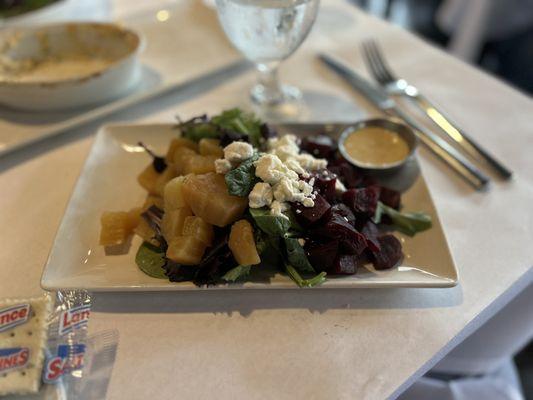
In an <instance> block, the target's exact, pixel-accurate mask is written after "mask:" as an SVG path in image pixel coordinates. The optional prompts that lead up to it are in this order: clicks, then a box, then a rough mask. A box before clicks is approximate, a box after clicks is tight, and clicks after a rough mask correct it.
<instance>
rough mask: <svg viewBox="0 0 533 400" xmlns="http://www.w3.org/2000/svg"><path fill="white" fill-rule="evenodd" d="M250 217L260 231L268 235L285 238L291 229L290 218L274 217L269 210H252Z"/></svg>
mask: <svg viewBox="0 0 533 400" xmlns="http://www.w3.org/2000/svg"><path fill="white" fill-rule="evenodd" d="M250 215H251V216H252V218H253V220H254V222H255V224H256V225H257V226H258V227H259V229H261V230H262V231H263V232H265V233H266V234H267V235H271V236H284V235H285V234H286V233H287V232H288V230H289V228H290V227H291V221H290V220H289V219H288V218H285V217H277V216H275V215H272V214H270V210H269V209H268V208H250Z"/></svg>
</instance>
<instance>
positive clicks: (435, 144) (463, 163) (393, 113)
mask: <svg viewBox="0 0 533 400" xmlns="http://www.w3.org/2000/svg"><path fill="white" fill-rule="evenodd" d="M318 58H319V59H320V60H321V61H322V62H323V63H324V64H325V65H326V66H327V67H328V68H330V69H331V70H332V71H334V72H335V73H337V74H338V75H339V76H340V77H341V78H343V79H344V80H345V81H346V82H348V83H349V84H350V86H352V88H354V89H355V90H357V91H358V92H360V93H361V94H363V95H364V96H365V98H366V99H367V100H369V101H370V102H371V103H373V104H374V106H376V107H377V108H378V109H380V110H381V111H383V112H384V113H385V114H387V115H388V116H390V117H394V118H399V119H401V120H403V122H405V123H406V124H407V125H409V126H411V128H413V129H414V131H415V133H416V134H417V136H418V138H419V139H420V141H421V142H422V143H423V144H424V145H426V146H427V147H428V149H429V150H430V151H431V152H432V153H433V154H435V155H436V156H437V157H439V158H440V159H441V160H442V161H443V162H444V163H445V164H446V165H448V166H449V167H450V168H452V169H453V170H454V171H455V172H456V173H457V174H459V175H460V176H461V177H462V178H463V179H465V180H466V181H467V182H468V183H469V184H471V185H472V186H474V187H475V188H476V189H478V190H484V189H486V188H487V186H488V184H489V183H490V179H489V178H488V177H487V176H486V175H485V174H483V173H482V172H481V171H479V170H478V169H477V168H476V167H475V166H474V165H473V164H472V163H471V162H470V161H468V160H467V159H466V158H465V157H463V156H462V155H461V154H460V153H459V152H458V151H457V150H456V149H455V148H454V147H452V146H451V145H450V144H449V143H448V142H446V141H445V140H444V139H442V138H441V137H439V136H437V135H436V134H435V133H433V132H432V131H430V130H429V129H427V128H425V127H424V126H422V125H420V124H419V123H418V122H417V121H416V120H414V119H413V118H411V117H410V116H409V115H407V114H406V113H405V112H404V111H403V110H401V109H400V108H399V107H398V105H397V104H396V102H395V101H394V100H393V99H392V98H390V97H389V95H388V94H387V93H386V92H385V91H384V90H383V89H381V88H378V87H375V86H373V85H372V84H371V83H369V82H368V81H367V80H366V79H364V78H363V77H361V76H360V75H359V74H357V73H356V72H355V71H354V70H352V69H351V68H350V67H348V66H346V65H345V64H344V63H342V62H340V61H338V60H336V59H334V58H332V57H330V56H328V55H326V54H319V56H318Z"/></svg>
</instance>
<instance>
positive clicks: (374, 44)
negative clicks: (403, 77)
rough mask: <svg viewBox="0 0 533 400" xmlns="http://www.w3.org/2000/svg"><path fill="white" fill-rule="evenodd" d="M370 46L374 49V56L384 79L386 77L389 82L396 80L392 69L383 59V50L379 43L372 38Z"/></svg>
mask: <svg viewBox="0 0 533 400" xmlns="http://www.w3.org/2000/svg"><path fill="white" fill-rule="evenodd" d="M371 46H372V49H373V51H374V54H375V58H376V60H377V62H378V63H379V64H380V67H381V70H382V71H383V74H384V77H385V79H387V81H389V82H392V81H395V80H397V78H396V77H395V76H394V74H393V73H392V69H391V68H390V67H389V65H388V63H387V61H386V60H385V56H384V55H383V51H382V50H381V48H380V46H379V44H378V43H377V42H376V41H375V40H372V41H371Z"/></svg>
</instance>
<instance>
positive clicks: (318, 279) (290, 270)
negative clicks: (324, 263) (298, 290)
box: [285, 264, 326, 287]
mask: <svg viewBox="0 0 533 400" xmlns="http://www.w3.org/2000/svg"><path fill="white" fill-rule="evenodd" d="M285 269H286V271H287V274H288V275H289V276H290V277H291V279H292V280H293V281H294V282H296V284H297V285H298V286H299V287H313V286H317V285H320V284H322V283H324V282H325V281H326V273H325V272H321V273H319V274H318V275H316V276H314V277H312V278H309V279H304V278H302V277H301V276H300V274H299V273H298V271H296V269H295V268H294V267H293V266H292V265H290V264H285Z"/></svg>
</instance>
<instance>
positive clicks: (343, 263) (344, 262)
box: [331, 255, 357, 275]
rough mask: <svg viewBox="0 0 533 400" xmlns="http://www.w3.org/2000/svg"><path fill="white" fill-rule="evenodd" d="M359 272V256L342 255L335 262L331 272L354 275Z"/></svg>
mask: <svg viewBox="0 0 533 400" xmlns="http://www.w3.org/2000/svg"><path fill="white" fill-rule="evenodd" d="M356 272H357V256H350V255H340V256H338V257H337V259H336V260H335V263H334V264H333V269H332V270H331V273H333V274H337V275H353V274H355V273H356Z"/></svg>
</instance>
